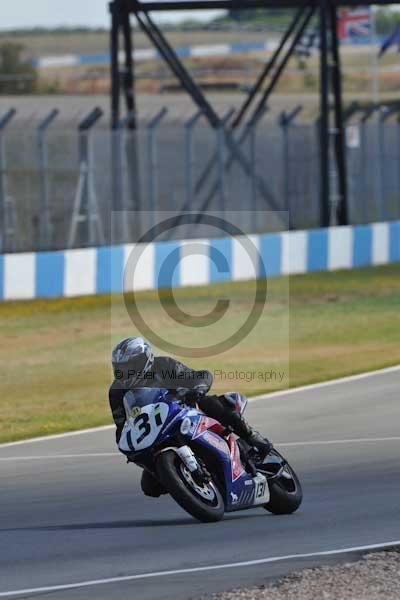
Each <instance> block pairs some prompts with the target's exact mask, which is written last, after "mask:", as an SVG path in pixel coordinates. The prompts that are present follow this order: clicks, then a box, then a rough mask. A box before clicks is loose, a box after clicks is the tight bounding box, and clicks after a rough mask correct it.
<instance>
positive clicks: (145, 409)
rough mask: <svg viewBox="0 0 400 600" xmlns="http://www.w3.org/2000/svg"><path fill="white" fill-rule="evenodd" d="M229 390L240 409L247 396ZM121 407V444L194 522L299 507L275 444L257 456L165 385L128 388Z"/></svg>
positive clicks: (294, 480)
mask: <svg viewBox="0 0 400 600" xmlns="http://www.w3.org/2000/svg"><path fill="white" fill-rule="evenodd" d="M227 395H228V396H229V397H230V399H231V400H232V403H233V404H234V406H235V410H236V411H237V412H238V413H240V414H242V413H243V412H244V410H245V408H246V405H247V398H246V397H245V396H243V395H242V394H239V393H237V392H231V393H229V394H227ZM124 406H125V411H126V415H127V419H126V422H125V425H124V428H123V431H122V434H121V438H120V441H119V449H120V450H121V452H123V453H124V454H125V455H126V456H127V457H128V461H131V462H134V463H135V464H137V465H138V466H140V467H142V468H143V469H146V470H147V471H149V472H150V473H151V474H152V475H153V477H155V478H156V480H158V481H159V482H160V483H161V485H162V486H163V487H164V488H165V490H166V491H167V492H168V493H169V494H170V495H171V496H172V497H173V498H174V500H175V501H176V502H177V503H178V504H179V505H180V506H181V507H182V508H183V509H184V510H186V511H187V512H188V513H189V514H190V515H192V516H193V517H195V518H196V519H198V520H200V521H203V522H212V521H219V520H220V519H222V517H223V516H224V513H225V512H233V511H237V510H245V509H249V508H254V507H260V508H264V509H266V510H267V511H269V512H271V513H274V514H289V513H293V512H294V511H295V510H297V509H298V507H299V506H300V504H301V501H302V489H301V484H300V482H299V479H298V477H297V475H296V473H295V472H294V470H293V469H292V467H291V466H290V465H289V463H288V462H287V461H286V459H285V458H284V457H283V456H282V455H281V454H280V453H279V452H278V451H277V450H276V449H275V448H273V449H272V450H271V452H270V453H269V454H268V455H267V456H265V457H262V456H260V454H259V453H258V452H257V450H256V449H254V448H251V447H250V446H248V445H247V444H246V443H245V442H244V441H243V440H241V439H240V438H238V436H237V435H235V434H234V433H232V432H231V431H230V430H229V429H227V428H226V427H224V426H223V425H221V423H219V422H218V421H216V420H214V419H212V418H210V417H208V416H206V415H205V414H204V413H203V412H202V411H201V410H199V409H197V408H193V407H192V406H186V405H184V404H182V403H181V402H179V401H177V400H176V399H175V398H173V397H171V394H170V393H169V392H168V390H166V389H163V388H138V389H135V390H134V391H128V392H127V393H126V394H125V397H124Z"/></svg>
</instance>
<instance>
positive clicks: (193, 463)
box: [161, 445, 210, 485]
mask: <svg viewBox="0 0 400 600" xmlns="http://www.w3.org/2000/svg"><path fill="white" fill-rule="evenodd" d="M167 450H173V452H175V454H177V455H178V456H179V458H180V459H181V461H182V462H183V464H184V465H185V466H186V467H187V468H188V470H189V471H190V473H191V475H192V477H193V479H194V481H195V482H196V483H197V484H198V485H204V484H205V483H208V482H209V481H210V477H209V475H208V473H206V472H205V471H204V469H203V467H202V465H200V464H199V462H198V460H197V458H196V456H195V454H194V452H193V450H192V449H191V448H190V446H188V445H184V446H180V447H179V448H177V447H176V446H169V447H167V448H163V449H162V450H161V452H166V451H167Z"/></svg>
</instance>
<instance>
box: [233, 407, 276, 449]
mask: <svg viewBox="0 0 400 600" xmlns="http://www.w3.org/2000/svg"><path fill="white" fill-rule="evenodd" d="M230 420H231V423H230V425H231V427H232V429H233V431H234V432H235V433H236V435H238V436H239V437H240V438H242V439H244V440H245V442H247V443H248V444H249V446H253V447H254V448H256V449H257V450H258V451H259V452H260V454H261V455H262V456H263V457H265V456H267V454H268V453H269V452H270V451H271V450H272V448H273V446H272V443H271V442H270V441H269V440H267V438H264V437H263V436H262V435H261V434H260V433H259V432H258V431H255V430H254V429H253V428H252V427H250V425H249V424H248V423H247V421H245V419H243V417H242V416H241V415H239V414H238V413H232V415H231V419H230Z"/></svg>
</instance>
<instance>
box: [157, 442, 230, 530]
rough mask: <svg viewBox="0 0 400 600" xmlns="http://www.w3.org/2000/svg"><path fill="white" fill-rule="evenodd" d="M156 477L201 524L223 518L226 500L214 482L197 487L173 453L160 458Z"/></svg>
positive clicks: (161, 455)
mask: <svg viewBox="0 0 400 600" xmlns="http://www.w3.org/2000/svg"><path fill="white" fill-rule="evenodd" d="M157 475H158V478H159V480H160V482H161V483H162V485H163V486H164V487H165V489H167V490H168V492H169V493H170V494H171V496H172V497H173V499H174V500H175V502H177V503H178V504H179V506H181V507H182V508H183V509H184V510H186V512H188V513H189V514H190V515H192V516H193V517H195V518H196V519H198V520H199V521H202V522H203V523H212V522H215V521H220V520H221V519H222V517H223V516H224V512H225V505H224V500H223V498H222V496H221V493H220V491H219V490H218V487H217V486H216V484H215V483H214V481H212V480H211V481H210V482H209V483H207V484H204V485H203V486H200V485H199V484H197V483H196V482H195V481H194V480H193V478H192V476H191V474H190V471H189V469H188V468H187V467H186V465H185V464H184V463H183V461H182V460H181V459H180V457H179V456H178V455H177V454H176V452H174V451H173V450H168V451H167V452H163V453H162V454H160V456H159V458H158V460H157Z"/></svg>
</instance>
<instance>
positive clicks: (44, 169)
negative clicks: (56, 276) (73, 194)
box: [37, 108, 59, 250]
mask: <svg viewBox="0 0 400 600" xmlns="http://www.w3.org/2000/svg"><path fill="white" fill-rule="evenodd" d="M58 113H59V110H58V109H57V108H54V109H53V110H52V111H51V112H50V113H49V114H48V115H47V116H46V117H45V118H44V119H43V121H42V122H41V123H40V124H39V126H38V129H37V144H38V150H39V170H40V181H41V201H40V214H39V245H40V248H41V249H43V250H49V248H50V246H51V239H52V226H51V217H50V200H49V197H50V195H49V173H48V162H47V131H48V129H49V127H50V125H51V124H52V123H53V121H54V120H55V119H56V118H57V115H58Z"/></svg>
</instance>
